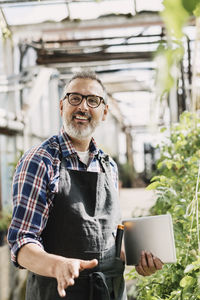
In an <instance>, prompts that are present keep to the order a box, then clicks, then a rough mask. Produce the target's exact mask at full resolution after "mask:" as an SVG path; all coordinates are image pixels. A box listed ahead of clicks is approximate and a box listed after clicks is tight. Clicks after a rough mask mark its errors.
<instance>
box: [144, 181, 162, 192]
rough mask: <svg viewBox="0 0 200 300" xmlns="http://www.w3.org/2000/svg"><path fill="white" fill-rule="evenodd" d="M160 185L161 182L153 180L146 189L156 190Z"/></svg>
mask: <svg viewBox="0 0 200 300" xmlns="http://www.w3.org/2000/svg"><path fill="white" fill-rule="evenodd" d="M159 185H160V182H158V181H155V182H152V183H151V184H149V185H148V186H147V187H146V190H147V191H150V190H155V189H156V188H157V187H158V186H159Z"/></svg>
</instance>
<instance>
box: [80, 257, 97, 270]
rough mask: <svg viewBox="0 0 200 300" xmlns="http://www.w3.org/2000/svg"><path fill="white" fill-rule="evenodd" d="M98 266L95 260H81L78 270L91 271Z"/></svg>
mask: <svg viewBox="0 0 200 300" xmlns="http://www.w3.org/2000/svg"><path fill="white" fill-rule="evenodd" d="M97 265H98V260H97V259H92V260H81V261H80V270H84V269H92V268H94V267H96V266H97Z"/></svg>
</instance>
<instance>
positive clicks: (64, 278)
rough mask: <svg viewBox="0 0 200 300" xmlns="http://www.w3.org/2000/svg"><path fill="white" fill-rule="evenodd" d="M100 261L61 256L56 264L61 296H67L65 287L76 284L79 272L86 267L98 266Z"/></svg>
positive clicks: (58, 287) (56, 275)
mask: <svg viewBox="0 0 200 300" xmlns="http://www.w3.org/2000/svg"><path fill="white" fill-rule="evenodd" d="M97 264H98V261H97V260H96V259H93V260H80V259H73V258H64V257H62V258H61V257H60V259H59V261H58V262H57V263H56V266H55V278H56V279H57V283H58V285H57V289H58V293H59V295H60V297H65V295H66V292H65V289H66V288H67V287H68V286H71V285H74V283H75V282H74V280H75V278H77V277H78V276H79V272H80V271H82V270H84V269H92V268H94V267H96V266H97Z"/></svg>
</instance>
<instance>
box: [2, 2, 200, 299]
mask: <svg viewBox="0 0 200 300" xmlns="http://www.w3.org/2000/svg"><path fill="white" fill-rule="evenodd" d="M0 29H1V35H0V300H25V299H27V300H32V299H35V300H40V298H41V296H40V297H38V299H36V298H34V297H35V296H32V297H31V298H28V297H27V295H26V293H27V291H26V290H27V289H26V285H27V276H28V270H29V269H28V268H26V267H23V266H21V268H20V267H18V268H16V266H14V264H13V262H12V261H11V253H10V250H11V249H10V244H9V243H8V236H9V228H11V227H12V225H11V222H12V219H13V218H14V214H15V213H16V207H17V205H18V204H16V202H17V201H18V202H19V201H22V202H23V195H21V200H20V195H19V193H18V197H17V200H16V198H15V197H14V196H13V194H14V193H15V186H16V180H17V179H16V176H15V172H16V169H17V168H18V169H19V164H20V163H18V162H19V161H20V159H21V157H26V155H29V154H27V153H29V152H28V151H31V150H30V149H35V148H34V147H36V145H41V144H42V143H43V142H44V141H45V140H48V139H49V138H50V137H52V136H58V135H59V134H60V130H61V128H62V121H63V116H62V115H61V108H60V107H61V106H60V105H61V104H60V103H61V102H62V101H63V100H64V99H65V97H66V96H65V95H66V91H65V89H66V86H68V87H69V86H70V85H71V83H72V82H73V79H72V81H71V78H72V77H73V75H74V74H76V73H79V72H88V71H89V72H93V73H95V74H96V75H97V76H98V78H100V80H101V82H102V83H103V86H104V87H105V90H106V93H107V102H103V103H102V104H100V105H99V104H98V105H99V107H96V108H94V109H101V105H104V104H105V105H106V103H108V113H107V115H106V120H105V122H103V123H102V124H101V125H100V126H97V128H96V130H95V132H94V136H93V137H94V140H95V142H96V143H97V145H98V147H99V149H102V150H103V152H105V153H106V154H108V155H109V157H111V158H112V160H113V161H114V163H113V164H114V166H115V165H116V167H115V169H117V170H118V177H117V180H118V181H117V184H118V187H117V193H118V196H117V198H119V202H120V207H121V218H122V220H127V219H128V220H129V219H130V220H132V219H133V218H143V217H144V219H145V218H146V217H153V216H159V215H160V216H162V215H170V222H171V223H170V226H171V227H170V228H171V231H172V232H171V235H172V238H173V243H174V244H173V246H174V249H175V259H174V261H173V262H171V261H169V259H166V260H165V259H164V258H163V259H162V257H159V250H158V255H157V254H156V253H154V254H155V256H158V259H160V260H159V261H161V262H162V266H161V267H159V266H158V265H157V264H156V263H155V262H154V265H153V267H151V265H150V262H149V260H148V255H147V254H146V258H145V259H146V261H147V266H146V269H145V267H144V265H143V262H142V261H141V260H140V262H138V264H136V266H134V265H128V264H127V263H126V262H127V261H128V254H127V249H126V239H125V237H126V236H127V235H128V230H129V228H128V227H126V225H124V227H123V228H124V242H123V244H124V243H125V270H124V273H123V278H124V280H125V285H126V291H127V292H126V294H127V298H117V297H114V296H113V297H114V298H112V297H111V296H109V297H108V298H106V297H103V298H98V297H95V296H94V297H91V298H88V300H99V299H105V300H107V299H108V300H109V299H110V300H125V299H127V300H192V299H193V300H198V299H200V226H199V221H200V216H199V206H200V196H199V195H200V186H199V176H200V115H199V111H200V0H190V1H187V0H176V1H174V0H152V1H148V0H74V1H73V0H31V1H27V0H21V1H20V0H18V1H14V0H7V1H6V0H5V1H4V0H0ZM79 79H80V78H79ZM75 80H76V79H75ZM83 80H84V79H83ZM95 80H96V79H95ZM92 81H94V80H92ZM76 92H77V91H76ZM78 92H79V91H78ZM78 94H79V93H78ZM67 95H68V94H67ZM88 95H89V96H90V94H84V95H82V100H80V101H83V99H84V98H85V100H86V102H87V105H88V107H87V110H91V108H90V107H89V98H90V97H89V96H88ZM97 97H98V98H101V97H100V96H97ZM69 99H70V96H68V102H69V101H70V100H69ZM102 99H103V98H102ZM103 101H104V99H103ZM69 103H70V102H69ZM69 103H68V104H67V105H70V104H69ZM81 103H83V102H81ZM63 105H64V104H63ZM80 105H81V104H80ZM94 109H93V110H94ZM82 123H84V121H83V120H82ZM84 126H85V125H84ZM64 128H65V124H64ZM64 130H65V129H64ZM69 136H70V135H69ZM68 138H69V137H68ZM38 147H39V146H38ZM33 151H34V150H33ZM77 151H78V150H77ZM88 151H89V150H88ZM77 153H78V152H77ZM49 155H50V153H49ZM88 155H89V154H88ZM100 164H101V163H100ZM102 169H103V167H102ZM27 170H28V169H27ZM77 170H78V169H77ZM86 170H87V169H86ZM88 170H89V172H88V173H91V172H90V169H88ZM115 171H116V170H115ZM49 172H50V171H49ZM51 172H53V171H51ZM94 172H96V171H94ZM22 173H23V170H21V173H20V174H21V177H19V179H18V180H19V182H18V183H17V184H18V187H20V184H22V182H21V181H22V179H23V178H22V177H23V176H25V175H26V174H25V175H24V173H23V174H22ZM50 175H51V176H53V175H52V174H50ZM50 175H49V176H50ZM18 176H19V175H18ZM30 176H31V175H30ZM57 176H59V175H57ZM13 178H15V180H14V179H13ZM20 180H21V181H20ZM14 182H15V184H14ZM49 184H50V183H49ZM88 184H89V183H88ZM107 193H109V192H107ZM24 197H25V196H24ZM30 197H31V196H30ZM102 197H103V196H102ZM35 201H36V200H35ZM14 202H15V203H14ZM24 203H25V202H24ZM13 205H14V207H15V209H13ZM19 205H20V204H19ZM24 205H25V204H24ZM33 205H35V204H33ZM30 209H31V210H32V209H33V208H32V207H31V208H30ZM27 210H28V209H27ZM16 220H17V221H16ZM15 222H16V223H17V222H23V220H19V219H17V218H16V219H15ZM129 223H130V222H129ZM124 224H126V222H125V223H124ZM20 226H22V225H19V224H17V225H16V228H19V227H20ZM127 226H128V225H127ZM156 226H157V225H156ZM158 227H159V226H158ZM158 227H156V228H155V233H154V232H152V233H151V234H152V237H151V236H150V237H149V239H151V240H152V241H153V240H154V243H155V244H157V243H158V244H160V245H161V244H162V243H163V242H162V240H163V236H164V232H163V234H162V233H161V235H160V234H157V236H155V235H156V232H159V230H158V229H159V228H158ZM24 228H26V227H24ZM24 230H25V229H24ZM40 233H41V232H40ZM13 234H14V233H13ZM18 234H19V235H20V234H21V233H19V232H18ZM27 235H28V233H27ZM39 238H41V237H38V239H39ZM10 239H11V238H10ZM143 239H145V237H143ZM147 240H148V238H147ZM164 242H165V239H164ZM28 243H29V244H31V242H30V241H29V242H28ZM152 243H153V242H152ZM32 244H33V243H32ZM122 247H124V246H122ZM144 247H145V246H144ZM147 247H148V246H147ZM166 247H167V248H168V245H167V246H166ZM23 248H25V247H23V244H22V248H21V249H23ZM136 248H137V247H135V249H136ZM21 249H20V251H21ZM153 249H154V248H153ZM141 250H144V251H150V252H151V251H152V250H151V249H150V250H149V249H147V248H145V249H141ZM155 251H156V250H155ZM165 251H166V252H167V251H168V249H165ZM169 251H170V250H169ZM145 253H147V252H145ZM148 253H149V252H148ZM161 256H162V255H161ZM152 257H153V259H154V256H153V253H152ZM138 265H139V267H138ZM141 265H143V267H141ZM141 269H142V271H141ZM138 270H139V271H138ZM29 271H31V270H29ZM33 272H34V271H33ZM36 273H37V272H36ZM80 273H81V272H80ZM39 275H41V274H39ZM142 275H143V276H142ZM44 276H45V275H44ZM49 277H51V276H49ZM106 278H107V277H106ZM74 286H76V280H75V285H74ZM67 293H68V288H66V295H67ZM69 295H70V294H69ZM41 299H43V298H41ZM57 299H61V297H60V298H54V297H53V296H52V297H49V298H48V296H47V298H44V300H57ZM63 299H69V300H71V299H73V300H74V299H75V298H70V297H69V298H68V296H65V297H64V298H63ZM76 299H77V300H82V299H81V298H79V299H78V298H76ZM84 299H85V298H84Z"/></svg>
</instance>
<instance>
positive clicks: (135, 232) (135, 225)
mask: <svg viewBox="0 0 200 300" xmlns="http://www.w3.org/2000/svg"><path fill="white" fill-rule="evenodd" d="M123 225H124V246H125V256H126V264H127V265H137V264H138V263H139V260H140V256H141V252H142V250H146V251H149V252H151V253H152V254H153V255H154V256H157V257H158V258H159V259H160V260H161V261H162V262H163V263H175V262H176V249H175V243H174V232H173V224H172V218H171V215H170V214H167V215H158V216H146V217H139V218H131V219H126V220H123Z"/></svg>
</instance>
